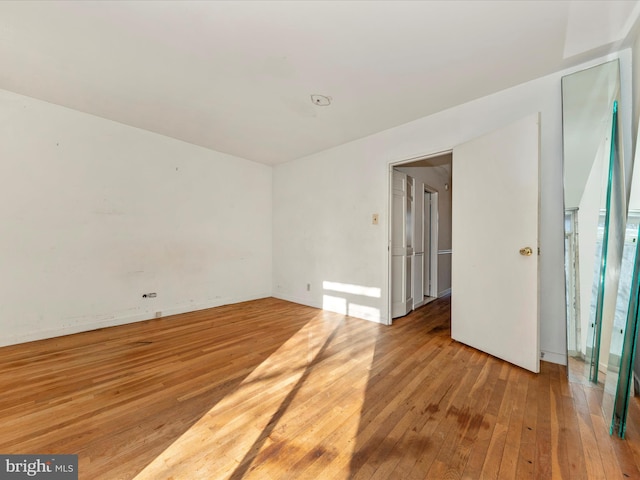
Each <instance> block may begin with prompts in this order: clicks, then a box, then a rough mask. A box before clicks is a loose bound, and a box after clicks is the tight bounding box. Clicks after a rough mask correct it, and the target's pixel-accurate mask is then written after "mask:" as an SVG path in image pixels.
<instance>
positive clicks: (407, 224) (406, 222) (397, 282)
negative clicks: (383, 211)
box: [391, 170, 414, 318]
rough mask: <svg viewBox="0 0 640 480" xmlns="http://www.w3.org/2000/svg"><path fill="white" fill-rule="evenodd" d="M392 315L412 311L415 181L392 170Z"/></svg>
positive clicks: (395, 315)
mask: <svg viewBox="0 0 640 480" xmlns="http://www.w3.org/2000/svg"><path fill="white" fill-rule="evenodd" d="M392 175H393V179H392V180H393V196H392V200H391V208H392V222H393V225H392V229H391V295H392V298H391V316H392V318H397V317H402V316H403V315H406V314H407V313H409V312H410V311H411V309H412V308H413V296H412V293H413V292H412V274H411V266H412V257H413V195H414V192H413V187H414V182H413V178H411V177H409V176H408V175H406V174H404V173H402V172H399V171H397V170H393V171H392Z"/></svg>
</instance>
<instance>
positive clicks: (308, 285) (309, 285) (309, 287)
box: [307, 283, 311, 292]
mask: <svg viewBox="0 0 640 480" xmlns="http://www.w3.org/2000/svg"><path fill="white" fill-rule="evenodd" d="M310 291H311V284H310V283H307V292H310Z"/></svg>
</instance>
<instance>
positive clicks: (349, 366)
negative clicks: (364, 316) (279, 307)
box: [135, 313, 375, 480]
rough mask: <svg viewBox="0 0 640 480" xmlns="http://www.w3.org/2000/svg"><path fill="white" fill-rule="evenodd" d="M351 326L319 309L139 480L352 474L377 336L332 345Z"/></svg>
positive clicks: (157, 459)
mask: <svg viewBox="0 0 640 480" xmlns="http://www.w3.org/2000/svg"><path fill="white" fill-rule="evenodd" d="M351 328H352V327H350V326H349V325H348V324H346V323H345V321H344V317H342V316H337V315H334V314H330V313H320V314H318V315H317V316H316V317H315V318H314V319H313V320H312V321H310V322H309V323H307V324H306V325H305V326H304V327H303V328H302V329H301V330H300V331H298V332H297V333H296V334H295V335H294V336H293V337H291V338H290V339H289V340H288V341H287V342H286V343H284V344H283V345H282V346H281V347H280V348H279V349H278V350H277V351H276V352H274V353H273V354H272V355H271V356H270V357H269V358H268V359H267V360H265V361H264V362H263V363H262V364H260V365H259V366H258V367H257V368H256V369H255V370H254V371H253V372H251V374H249V375H248V376H247V377H246V378H245V379H244V381H243V382H242V383H241V384H240V385H239V387H238V388H237V389H236V390H235V391H234V392H233V393H232V394H230V395H228V396H227V397H225V398H224V399H222V400H221V401H220V402H219V403H218V404H216V405H215V406H214V407H213V408H212V409H211V410H210V411H209V412H207V413H206V414H205V415H204V416H203V417H202V418H201V419H200V420H199V421H198V422H197V423H195V424H194V425H193V426H192V427H191V428H190V429H189V430H188V431H186V432H185V433H184V434H182V436H180V437H179V438H178V439H177V440H176V441H175V442H174V443H173V444H172V445H171V446H169V447H168V448H167V449H166V450H165V451H164V452H163V453H162V454H161V455H159V456H158V457H157V458H156V459H155V460H154V461H153V462H151V463H150V464H149V465H148V466H147V467H146V468H145V469H144V470H143V471H142V472H140V473H139V474H138V475H137V476H136V477H135V478H136V479H137V480H147V479H149V480H151V479H153V480H158V479H167V478H176V479H182V478H184V479H193V478H215V479H234V480H237V479H240V478H257V479H260V478H279V477H282V476H286V475H294V472H295V475H294V477H295V478H303V477H304V478H312V477H310V476H309V475H314V474H313V472H314V469H319V468H322V472H323V476H324V474H325V473H326V471H327V470H326V469H327V468H329V469H330V467H331V465H336V468H338V470H337V471H336V472H333V473H332V475H333V477H332V478H345V479H346V478H348V475H349V472H348V471H346V470H345V471H344V472H343V471H341V470H340V469H343V470H344V466H345V465H348V464H349V461H348V459H349V458H350V456H351V454H352V453H353V448H354V446H355V444H356V442H355V437H356V435H357V431H358V423H359V418H360V411H361V409H362V405H363V402H364V394H365V390H366V385H367V380H368V375H369V369H370V366H371V361H372V359H373V353H374V349H375V336H373V337H372V338H371V339H365V340H364V341H362V342H356V344H355V346H354V347H350V345H351V342H350V341H349V344H347V345H346V347H343V348H341V347H334V346H333V342H335V341H343V340H344V338H342V336H344V335H350V329H351ZM354 365H355V367H356V368H355V370H356V372H357V373H356V375H355V376H354V375H353V371H354ZM347 372H352V373H351V376H352V378H346V377H344V375H346V374H347ZM344 382H348V385H349V389H348V391H349V395H348V396H345V394H344V391H345V386H344ZM334 396H335V399H334V398H333V397H334ZM327 398H329V399H331V400H330V401H329V402H327ZM327 408H330V409H331V410H330V412H331V414H330V415H327V414H326V409H327ZM318 409H325V414H324V415H322V416H319V415H317V412H318ZM318 418H324V419H329V420H324V421H323V422H324V423H322V422H321V423H319V420H318ZM345 456H346V458H347V461H337V462H336V461H334V460H336V459H337V458H338V457H345ZM327 462H329V463H327ZM338 465H340V467H337V466H338Z"/></svg>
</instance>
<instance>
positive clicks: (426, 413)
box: [0, 299, 640, 480]
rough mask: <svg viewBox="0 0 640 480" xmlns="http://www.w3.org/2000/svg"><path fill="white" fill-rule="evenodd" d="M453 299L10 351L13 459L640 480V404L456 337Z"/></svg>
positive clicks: (218, 315) (195, 317) (163, 328)
mask: <svg viewBox="0 0 640 480" xmlns="http://www.w3.org/2000/svg"><path fill="white" fill-rule="evenodd" d="M449 308H450V303H449V300H448V299H439V300H436V301H434V302H432V303H430V304H429V305H426V306H425V307H423V308H421V309H419V310H417V311H415V312H413V313H412V314H410V315H409V316H407V317H405V318H402V319H399V320H397V321H396V322H395V323H394V325H393V327H385V326H381V325H378V324H375V323H371V322H367V321H363V320H357V319H352V318H348V317H345V316H343V315H338V314H333V313H328V312H322V311H319V310H316V309H312V308H308V307H304V306H300V305H295V304H292V303H288V302H284V301H280V300H276V299H264V300H257V301H253V302H246V303H242V304H237V305H232V306H225V307H219V308H215V309H210V310H205V311H200V312H194V313H190V314H185V315H180V316H174V317H167V318H162V319H157V320H151V321H148V322H141V323H136V324H132V325H125V326H120V327H114V328H109V329H103V330H98V331H94V332H87V333H82V334H78V335H73V336H68V337H62V338H57V339H51V340H45V341H40V342H33V343H30V344H24V345H18V346H11V347H4V348H0V391H1V392H2V395H1V397H0V426H1V428H0V452H1V453H58V454H60V453H76V454H78V455H79V471H80V478H82V479H91V480H93V479H109V480H113V479H133V478H136V479H140V480H143V479H154V480H156V479H169V478H173V479H189V480H193V479H216V480H217V479H235V480H238V479H241V478H252V479H280V478H291V479H307V478H308V479H333V478H335V479H346V478H353V479H424V478H427V479H455V478H465V479H480V478H492V479H493V478H503V479H526V478H533V479H547V478H548V479H556V478H557V479H605V478H606V479H613V478H615V479H618V478H639V479H640V470H639V468H638V465H639V464H640V429H639V428H638V426H639V421H640V408H638V403H637V402H633V405H632V411H631V413H630V416H631V418H630V422H629V423H630V425H629V428H628V433H627V439H626V440H624V441H622V440H619V439H616V438H613V437H610V436H609V434H608V426H607V425H605V423H606V422H605V420H604V419H603V417H602V414H601V413H600V409H599V408H598V401H599V397H600V396H601V394H602V392H601V389H598V388H593V387H591V386H589V385H585V384H582V383H573V382H571V383H570V382H569V381H568V380H567V377H566V370H565V368H564V367H561V366H558V365H554V364H550V363H543V364H542V372H541V373H540V374H538V375H536V374H532V373H529V372H527V371H524V370H522V369H519V368H517V367H514V366H511V365H509V364H506V363H504V362H502V361H500V360H497V359H496V358H493V357H491V356H489V355H486V354H483V353H481V352H478V351H476V350H473V349H471V348H469V347H466V346H464V345H461V344H459V343H456V342H454V341H452V340H451V338H450V330H449Z"/></svg>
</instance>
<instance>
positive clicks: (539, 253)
mask: <svg viewBox="0 0 640 480" xmlns="http://www.w3.org/2000/svg"><path fill="white" fill-rule="evenodd" d="M538 255H540V247H538Z"/></svg>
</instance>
